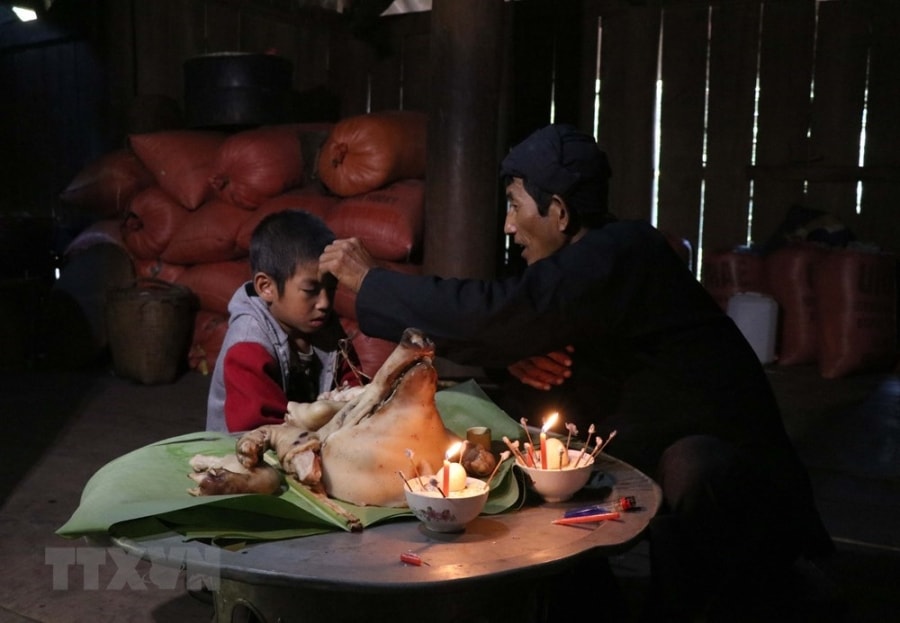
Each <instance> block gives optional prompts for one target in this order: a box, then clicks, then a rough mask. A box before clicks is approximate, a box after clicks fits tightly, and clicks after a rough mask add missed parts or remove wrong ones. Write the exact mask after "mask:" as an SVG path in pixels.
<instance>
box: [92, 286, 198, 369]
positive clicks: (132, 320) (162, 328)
mask: <svg viewBox="0 0 900 623" xmlns="http://www.w3.org/2000/svg"><path fill="white" fill-rule="evenodd" d="M195 307H196V304H195V297H194V294H193V293H192V292H191V290H190V289H188V288H186V287H184V286H181V285H178V284H174V283H169V282H167V281H162V280H159V279H138V280H137V281H136V282H135V283H134V284H133V285H131V286H129V287H125V288H115V289H113V290H110V292H109V293H108V295H107V299H106V325H107V332H108V335H109V347H110V352H111V355H112V363H113V370H114V371H115V373H116V375H118V376H121V377H123V378H128V379H132V380H134V381H139V382H141V383H144V384H145V385H157V384H162V383H172V382H173V381H175V379H177V378H178V376H179V374H180V373H181V372H182V371H183V370H184V367H185V366H186V365H187V353H188V348H189V346H190V337H191V328H192V324H193V314H194V309H195Z"/></svg>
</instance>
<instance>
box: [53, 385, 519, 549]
mask: <svg viewBox="0 0 900 623" xmlns="http://www.w3.org/2000/svg"><path fill="white" fill-rule="evenodd" d="M435 401H436V403H437V406H438V411H439V412H440V414H441V418H442V419H443V420H444V423H445V425H446V426H447V428H448V429H450V430H451V431H453V432H454V433H455V434H457V435H459V436H461V437H465V435H466V429H467V428H469V427H472V426H487V427H489V428H490V429H491V431H492V439H493V440H501V439H502V438H503V436H504V435H505V436H507V437H510V438H511V439H512V438H518V436H519V433H520V432H521V428H520V427H519V426H518V425H517V424H516V423H515V422H514V421H513V420H512V419H511V418H510V417H509V416H508V415H507V414H506V413H505V412H504V411H503V410H501V409H500V408H499V407H498V406H497V405H496V404H495V403H493V402H492V401H491V400H490V399H489V398H488V396H487V395H486V394H485V393H484V391H483V390H482V389H481V388H480V387H479V386H478V384H477V383H475V382H474V381H467V382H466V383H461V384H459V385H456V386H454V387H452V388H449V389H445V390H442V391H439V392H437V394H436V395H435ZM234 444H235V438H234V437H233V436H231V435H228V434H224V433H209V432H199V433H191V434H187V435H181V436H178V437H172V438H170V439H164V440H162V441H158V442H156V443H153V444H150V445H148V446H144V447H143V448H139V449H137V450H134V451H133V452H129V453H128V454H125V455H123V456H121V457H119V458H117V459H114V460H113V461H111V462H109V463H107V464H106V465H104V466H103V467H101V468H100V469H99V470H98V471H97V472H96V473H95V474H94V475H93V476H92V477H91V478H90V480H89V481H88V482H87V484H86V485H85V487H84V490H83V491H82V495H81V501H80V503H79V505H78V508H77V509H76V510H75V512H74V513H73V514H72V516H71V517H70V518H69V520H68V521H67V522H66V523H65V524H64V525H63V526H61V527H60V528H59V529H58V530H57V534H59V535H60V536H64V537H71V538H74V537H79V536H106V535H116V536H129V537H132V538H138V537H142V536H150V535H153V534H160V533H164V532H170V531H174V532H178V533H180V534H183V535H185V536H186V537H188V538H194V539H208V540H212V541H216V542H227V541H258V540H274V539H285V538H295V537H301V536H309V535H312V534H320V533H322V532H327V531H332V530H349V529H350V526H349V525H348V522H347V520H346V519H345V518H344V517H342V516H341V514H340V513H338V512H337V511H335V510H334V509H332V508H330V507H329V506H328V505H327V504H325V503H323V502H322V500H320V499H319V498H317V497H316V496H314V495H313V494H312V493H310V492H309V491H308V490H307V489H306V488H305V487H303V486H302V485H300V484H299V483H297V482H296V481H295V480H293V479H292V478H286V484H287V486H286V487H284V488H283V490H282V492H281V493H280V494H278V495H247V494H242V495H222V496H210V497H194V496H192V495H190V494H189V493H188V491H187V490H188V488H190V487H191V486H193V485H194V483H193V482H192V481H191V480H189V479H188V478H187V474H188V473H189V472H190V471H191V470H190V467H189V465H188V461H189V460H190V459H191V457H193V456H194V455H195V454H209V455H215V456H225V455H227V454H229V453H232V452H234ZM268 460H270V461H273V459H272V457H271V456H269V457H268ZM512 464H513V461H512V459H508V460H507V461H504V462H503V463H502V464H501V465H500V468H499V469H498V470H497V473H496V474H495V476H494V478H493V480H492V481H491V495H490V497H489V498H488V502H487V504H486V505H485V509H484V511H483V512H484V513H486V514H495V513H501V512H504V511H507V510H510V509H511V508H513V507H515V506H517V505H520V504H521V502H522V499H523V498H524V493H523V492H524V487H522V485H521V483H519V482H518V481H517V479H516V476H515V470H513V469H512ZM333 502H334V503H335V504H337V505H338V506H340V507H341V508H342V509H343V510H344V511H346V512H348V513H350V514H351V515H353V516H355V517H356V518H358V519H359V522H360V524H361V525H362V526H363V527H368V526H371V525H375V524H377V523H379V522H384V521H389V520H392V519H395V518H401V517H412V513H410V511H409V509H407V508H384V507H376V506H356V505H353V504H348V503H345V502H339V501H336V500H334V501H333Z"/></svg>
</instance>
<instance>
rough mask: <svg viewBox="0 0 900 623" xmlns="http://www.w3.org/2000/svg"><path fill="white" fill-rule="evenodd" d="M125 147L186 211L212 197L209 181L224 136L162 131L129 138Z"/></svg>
mask: <svg viewBox="0 0 900 623" xmlns="http://www.w3.org/2000/svg"><path fill="white" fill-rule="evenodd" d="M128 140H129V144H130V145H131V148H132V149H133V150H134V153H135V154H137V157H138V158H140V159H141V162H143V163H144V166H145V167H147V169H148V170H149V171H150V172H151V173H152V174H153V177H154V179H155V180H156V183H157V184H159V185H160V186H161V187H162V188H163V189H165V190H166V192H168V193H169V194H170V195H172V197H174V198H175V199H176V200H177V201H178V202H179V203H180V204H181V205H182V206H184V207H185V208H187V209H188V210H196V209H197V208H198V207H200V205H201V204H203V203H204V202H205V201H207V200H209V199H210V198H212V196H213V188H212V186H210V184H209V178H210V176H211V175H212V174H213V167H214V166H215V161H216V157H217V155H218V153H219V147H220V146H221V145H222V143H223V142H224V141H225V134H224V133H222V132H213V131H207V130H166V131H162V132H150V133H148V134H132V135H131V136H129V137H128Z"/></svg>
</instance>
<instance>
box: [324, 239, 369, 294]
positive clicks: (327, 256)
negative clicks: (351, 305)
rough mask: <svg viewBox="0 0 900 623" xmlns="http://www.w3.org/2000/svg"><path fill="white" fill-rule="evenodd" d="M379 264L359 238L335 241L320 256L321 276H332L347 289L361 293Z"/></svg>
mask: <svg viewBox="0 0 900 623" xmlns="http://www.w3.org/2000/svg"><path fill="white" fill-rule="evenodd" d="M374 266H377V263H376V262H375V260H374V259H373V258H372V256H371V255H369V252H368V251H366V249H365V247H363V246H362V244H361V243H360V242H359V239H358V238H345V239H341V240H335V241H334V242H332V243H331V244H330V245H328V246H327V247H325V250H324V251H323V252H322V255H321V256H319V275H320V277H324V275H326V274H331V275H333V276H334V278H335V279H337V280H338V282H339V283H341V285H343V286H344V287H345V288H347V289H349V290H351V291H353V292H354V293H356V292H359V289H360V287H361V286H362V282H363V279H365V278H366V273H368V272H369V269H370V268H373V267H374Z"/></svg>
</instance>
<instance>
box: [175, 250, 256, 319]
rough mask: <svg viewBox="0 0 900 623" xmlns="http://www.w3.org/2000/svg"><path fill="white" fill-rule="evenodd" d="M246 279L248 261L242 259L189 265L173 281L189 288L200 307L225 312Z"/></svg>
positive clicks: (248, 270)
mask: <svg viewBox="0 0 900 623" xmlns="http://www.w3.org/2000/svg"><path fill="white" fill-rule="evenodd" d="M248 279H250V263H249V262H248V261H247V260H246V259H242V260H233V261H230V262H210V263H209V264H197V265H196V266H190V267H188V268H187V269H186V270H185V271H184V272H183V273H181V274H180V275H179V276H178V278H177V279H176V280H175V283H179V284H181V285H183V286H187V287H188V288H190V289H191V291H192V292H193V293H194V294H195V295H196V296H197V298H198V299H199V301H200V309H202V310H205V311H211V312H216V313H219V314H227V313H228V302H229V301H230V300H231V297H232V296H234V292H235V290H237V289H238V287H239V286H240V285H241V284H242V283H244V282H245V281H247V280H248Z"/></svg>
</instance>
